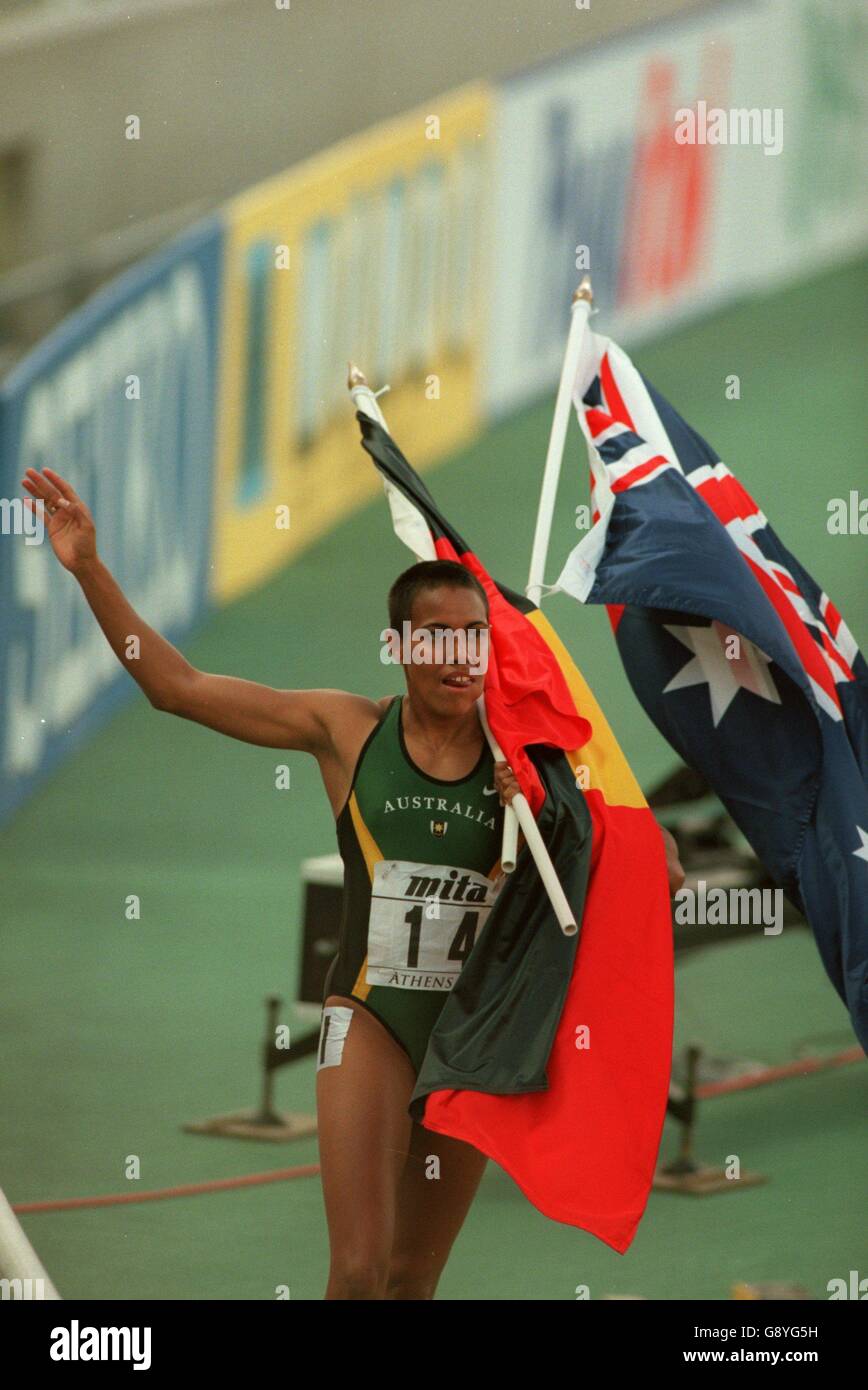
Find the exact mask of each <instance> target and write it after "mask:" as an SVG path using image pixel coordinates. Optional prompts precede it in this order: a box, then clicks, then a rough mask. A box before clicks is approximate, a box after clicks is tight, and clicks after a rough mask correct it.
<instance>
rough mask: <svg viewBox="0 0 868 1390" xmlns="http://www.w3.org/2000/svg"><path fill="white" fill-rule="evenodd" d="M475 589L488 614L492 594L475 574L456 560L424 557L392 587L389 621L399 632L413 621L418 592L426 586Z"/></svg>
mask: <svg viewBox="0 0 868 1390" xmlns="http://www.w3.org/2000/svg"><path fill="white" fill-rule="evenodd" d="M441 588H450V589H472V590H474V592H475V593H477V594H478V595H479V597H480V598H481V599H482V603H483V606H484V608H485V616H486V618H487V617H488V595H487V594H486V592H485V590H484V589H483V587H482V585H481V584H480V582H479V580H478V579H477V578H476V576H475V575H473V574H471V573H470V570H468V569H465V568H464V566H463V565H459V564H458V563H457V562H456V561H455V560H421V561H420V562H419V564H418V565H411V566H410V568H409V569H408V570H404V573H403V574H399V575H398V578H397V579H396V580H395V582H394V584H393V585H392V587H391V589H390V590H389V622H390V624H391V626H392V627H393V628H394V629H395V631H396V632H400V631H401V630H402V624H403V623H405V622H409V621H410V613H411V611H412V608H413V602H414V600H415V598H416V595H417V594H418V593H419V592H420V591H421V590H422V589H441Z"/></svg>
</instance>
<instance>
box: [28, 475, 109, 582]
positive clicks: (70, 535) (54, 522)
mask: <svg viewBox="0 0 868 1390" xmlns="http://www.w3.org/2000/svg"><path fill="white" fill-rule="evenodd" d="M21 486H22V487H24V488H26V489H27V491H28V492H29V493H30V497H26V498H25V499H24V501H25V505H26V506H28V507H29V508H30V510H31V511H33V512H35V511H36V502H34V501H31V498H38V499H40V500H41V501H42V502H43V503H44V504H45V516H46V528H45V529H46V532H47V534H48V539H49V540H50V541H51V548H52V550H53V551H54V553H55V555H56V556H57V558H58V560H59V561H60V563H61V564H62V565H63V568H64V569H67V570H69V571H70V573H72V574H74V573H75V572H76V570H77V569H80V568H81V566H82V565H85V564H87V563H88V561H90V560H94V559H95V558H96V528H95V526H94V524H93V517H92V516H91V514H90V512H89V510H88V508H87V507H86V506H85V504H84V502H82V500H81V498H80V497H79V495H78V493H77V492H74V491H73V489H72V488H71V487H70V485H69V483H68V482H66V481H65V479H63V478H61V476H60V474H59V473H55V471H54V469H53V468H43V470H42V472H41V473H40V472H39V471H38V470H37V469H35V468H28V469H27V472H26V473H25V475H24V477H23V478H22V479H21Z"/></svg>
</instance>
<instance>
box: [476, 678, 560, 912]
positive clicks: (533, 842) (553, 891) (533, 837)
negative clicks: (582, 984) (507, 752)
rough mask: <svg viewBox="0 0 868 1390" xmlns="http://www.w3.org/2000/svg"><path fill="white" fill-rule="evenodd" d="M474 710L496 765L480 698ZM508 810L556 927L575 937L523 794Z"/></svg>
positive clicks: (497, 750)
mask: <svg viewBox="0 0 868 1390" xmlns="http://www.w3.org/2000/svg"><path fill="white" fill-rule="evenodd" d="M476 708H477V709H478V710H479V719H480V722H481V724H482V727H483V729H484V731H485V737H486V738H487V739H488V746H489V748H490V749H491V753H492V756H493V757H494V759H495V761H496V762H502V761H503V749H502V748H501V746H500V744H499V743H498V741H497V739H496V738H495V737H494V734H493V733H492V732H491V727H490V725H489V723H488V715H487V714H486V712H485V697H484V696H482V695H480V697H479V699H478V700H477V701H476ZM510 808H511V809H512V810H514V811H515V815H516V819H517V821H518V824H519V825H520V826H521V828H522V830H523V831H524V838H525V839H526V840H527V845H528V849H529V850H530V852H531V854H532V855H533V860H534V863H535V864H536V866H537V869H538V870H539V876H540V878H541V879H542V881H543V887H544V888H545V890H546V892H547V893H548V895H549V900H550V902H551V905H552V907H553V908H554V910H555V916H556V917H557V919H558V925H559V926H560V928H561V931H562V932H563V934H564V936H575V934H576V932H577V930H578V928H577V927H576V919H575V917H574V916H573V910H572V908H571V907H570V904H569V902H568V901H567V895H566V893H565V892H564V890H563V888H562V887H561V881H560V879H559V878H558V876H557V873H556V872H555V866H554V864H553V863H552V861H551V856H550V855H549V852H548V850H547V849H546V844H545V840H544V839H543V837H542V835H541V834H540V833H539V826H538V825H537V823H536V817H535V816H534V813H533V811H532V810H531V809H530V806H529V804H528V801H527V797H526V796H525V795H524V793H523V792H516V794H515V796H514V797H513V798H512V801H511V802H510Z"/></svg>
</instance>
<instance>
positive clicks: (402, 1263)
mask: <svg viewBox="0 0 868 1390" xmlns="http://www.w3.org/2000/svg"><path fill="white" fill-rule="evenodd" d="M432 1160H436V1162H433V1161H432ZM487 1161H488V1160H487V1159H486V1157H485V1155H484V1154H481V1153H480V1152H479V1150H478V1149H474V1148H473V1146H472V1145H471V1144H464V1143H462V1142H461V1141H460V1140H458V1139H450V1138H449V1137H448V1136H446V1135H445V1134H435V1133H434V1132H433V1131H432V1130H429V1129H425V1128H424V1127H423V1126H422V1125H420V1124H414V1125H413V1133H412V1136H411V1139H410V1152H409V1154H408V1156H407V1162H406V1164H405V1166H404V1171H403V1173H402V1175H401V1183H400V1187H399V1189H398V1214H397V1222H396V1226H395V1239H394V1243H393V1246H392V1265H391V1271H390V1279H391V1281H392V1283H393V1285H401V1284H405V1285H406V1286H407V1289H408V1292H410V1293H412V1290H413V1289H414V1287H418V1288H419V1289H420V1290H424V1289H425V1287H426V1285H429V1286H430V1291H429V1293H428V1294H427V1296H428V1297H431V1296H433V1292H434V1287H435V1286H436V1283H437V1279H438V1278H439V1276H440V1273H441V1271H442V1269H443V1266H444V1265H445V1263H446V1260H447V1258H448V1255H449V1251H450V1249H451V1248H452V1244H453V1242H454V1240H455V1237H456V1236H457V1235H458V1232H459V1231H460V1230H461V1227H462V1225H463V1224H464V1218H465V1217H466V1215H467V1213H468V1211H469V1209H470V1204H471V1202H472V1201H473V1198H474V1197H475V1196H476V1192H477V1189H478V1187H479V1183H480V1181H481V1179H482V1174H483V1173H484V1171H485V1165H486V1163H487ZM419 1296H423V1297H424V1296H426V1295H425V1294H424V1292H423V1293H421V1294H420V1295H419Z"/></svg>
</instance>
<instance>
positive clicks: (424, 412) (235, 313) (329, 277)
mask: <svg viewBox="0 0 868 1390" xmlns="http://www.w3.org/2000/svg"><path fill="white" fill-rule="evenodd" d="M490 104H491V99H490V92H489V89H488V87H487V86H485V85H476V84H475V85H474V86H472V87H468V88H463V89H461V90H460V91H458V92H454V93H452V94H450V95H448V96H444V97H441V98H439V99H435V100H432V101H431V102H429V103H428V105H427V106H426V107H424V108H420V109H419V110H417V111H413V112H410V113H408V114H407V115H404V116H401V117H400V118H399V119H397V120H392V121H389V122H387V123H385V124H383V125H380V126H377V127H376V128H374V129H373V130H370V131H366V132H365V133H364V134H362V135H359V136H355V137H353V138H352V139H349V140H346V141H344V142H342V143H341V144H339V145H337V146H334V147H333V148H331V149H330V150H328V151H326V152H324V153H323V154H320V155H317V156H316V157H314V158H312V159H310V160H308V161H306V162H305V163H303V164H300V165H298V166H296V167H295V168H293V169H291V170H289V171H288V172H287V173H286V174H283V175H280V176H279V177H277V178H275V179H271V180H269V181H267V182H266V183H264V184H261V185H259V186H257V187H256V188H253V189H251V190H249V191H248V192H246V193H244V194H243V195H241V196H240V197H238V198H236V199H234V200H233V201H232V202H231V203H230V204H229V205H228V207H227V208H226V209H225V215H226V219H227V225H226V232H225V269H224V283H223V313H222V328H221V352H220V373H221V375H220V387H219V390H220V395H219V411H218V434H217V470H216V497H215V511H214V568H213V570H212V579H213V593H214V596H215V598H216V599H217V600H218V601H219V602H226V601H228V600H229V599H232V598H234V597H236V596H237V595H239V594H241V593H244V592H245V591H246V590H248V589H250V588H251V587H252V586H254V585H256V584H258V583H260V582H261V581H262V580H264V579H265V578H266V577H267V576H268V575H269V574H271V573H273V572H274V571H275V570H276V569H278V568H280V567H281V566H282V565H284V564H286V563H287V561H289V560H290V559H293V558H295V556H296V555H298V554H299V553H300V552H301V551H302V550H303V549H304V548H305V547H306V546H308V545H310V544H311V543H312V542H313V541H315V540H316V539H317V537H319V536H320V535H322V534H323V532H325V531H327V530H328V529H329V528H330V527H332V526H333V525H334V524H335V523H336V522H337V521H338V520H340V518H341V517H342V516H344V515H346V514H347V513H348V512H349V511H351V510H352V509H354V508H355V507H357V506H358V505H359V504H360V502H362V501H363V500H364V499H365V498H367V497H368V496H370V495H373V493H374V492H375V490H376V489H377V488H378V487H379V486H380V484H379V481H378V477H377V474H376V471H375V469H374V467H373V465H372V463H371V462H370V460H369V459H368V458H367V456H366V455H365V454H364V452H363V450H362V448H361V446H360V444H359V431H358V425H357V422H356V420H355V417H354V415H353V411H352V408H351V405H350V401H349V396H348V392H347V389H346V376H347V361H348V359H350V358H352V359H353V360H354V361H356V362H357V363H358V364H359V365H360V366H361V367H362V369H363V370H364V371H365V372H366V374H367V376H368V379H369V381H370V383H371V385H372V386H374V388H375V389H376V388H379V387H380V386H385V385H389V387H390V390H389V394H388V395H387V396H386V397H385V398H384V400H383V406H384V409H385V411H386V417H387V419H388V421H389V427H390V430H391V431H392V433H393V434H394V436H395V438H396V440H397V441H398V442H399V444H400V446H401V448H402V449H403V450H404V451H405V453H406V454H407V456H408V457H409V458H410V459H411V461H412V462H413V464H414V466H415V467H417V468H422V469H424V467H425V465H426V463H427V462H430V461H431V460H433V459H435V458H437V457H438V456H440V455H442V454H444V453H446V452H448V451H449V450H451V449H453V448H455V447H456V446H457V445H459V444H460V443H461V442H462V441H464V440H466V439H468V438H469V437H471V436H472V434H473V433H474V432H475V431H476V429H477V428H478V422H479V416H480V366H481V363H480V359H481V340H482V311H483V307H484V306H483V304H482V293H483V285H484V257H485V255H486V250H487V244H488V240H489V238H488V235H487V228H486V215H487V208H488V205H489V202H488V129H489V112H490Z"/></svg>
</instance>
